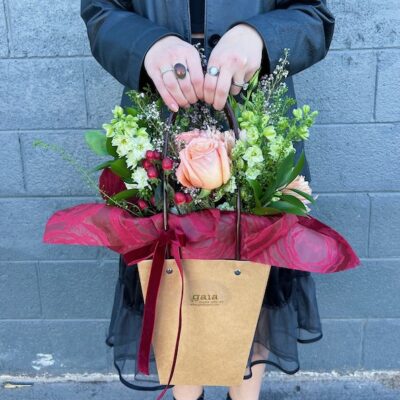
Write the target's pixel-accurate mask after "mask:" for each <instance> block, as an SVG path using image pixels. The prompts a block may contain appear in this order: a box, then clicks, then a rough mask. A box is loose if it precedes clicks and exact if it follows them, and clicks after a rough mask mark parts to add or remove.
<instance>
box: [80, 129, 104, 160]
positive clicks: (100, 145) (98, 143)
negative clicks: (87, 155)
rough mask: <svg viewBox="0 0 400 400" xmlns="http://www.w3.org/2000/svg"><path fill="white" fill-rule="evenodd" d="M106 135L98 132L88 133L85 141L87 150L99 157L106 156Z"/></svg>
mask: <svg viewBox="0 0 400 400" xmlns="http://www.w3.org/2000/svg"><path fill="white" fill-rule="evenodd" d="M106 139H107V138H106V135H105V134H104V133H102V132H100V131H88V132H86V133H85V140H86V143H87V144H88V146H89V148H90V149H91V150H92V151H93V152H94V153H96V154H98V155H99V156H108V151H107V146H106Z"/></svg>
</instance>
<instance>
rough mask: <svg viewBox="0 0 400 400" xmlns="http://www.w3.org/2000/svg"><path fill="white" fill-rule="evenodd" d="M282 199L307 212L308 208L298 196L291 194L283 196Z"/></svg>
mask: <svg viewBox="0 0 400 400" xmlns="http://www.w3.org/2000/svg"><path fill="white" fill-rule="evenodd" d="M281 199H282V200H283V201H286V202H287V203H290V204H292V205H294V206H296V207H298V208H301V209H302V210H304V211H307V208H306V206H305V205H304V203H303V202H302V201H301V200H300V199H298V198H297V197H296V196H292V195H290V194H282V195H281Z"/></svg>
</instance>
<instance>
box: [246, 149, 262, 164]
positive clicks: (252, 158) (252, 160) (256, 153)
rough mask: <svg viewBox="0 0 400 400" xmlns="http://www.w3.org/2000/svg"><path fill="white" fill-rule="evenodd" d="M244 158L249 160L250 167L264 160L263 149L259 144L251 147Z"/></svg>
mask: <svg viewBox="0 0 400 400" xmlns="http://www.w3.org/2000/svg"><path fill="white" fill-rule="evenodd" d="M243 159H245V160H246V161H247V164H248V165H249V167H252V166H254V165H256V164H258V163H260V162H263V161H264V157H263V155H262V151H261V149H260V148H259V147H258V146H251V147H249V148H248V149H247V150H246V152H245V153H244V155H243Z"/></svg>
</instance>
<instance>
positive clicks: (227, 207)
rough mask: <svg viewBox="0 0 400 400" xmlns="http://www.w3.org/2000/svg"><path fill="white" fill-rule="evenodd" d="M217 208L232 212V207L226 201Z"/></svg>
mask: <svg viewBox="0 0 400 400" xmlns="http://www.w3.org/2000/svg"><path fill="white" fill-rule="evenodd" d="M217 208H218V209H219V210H222V211H233V210H234V207H232V206H231V205H230V204H229V203H228V202H227V201H226V202H225V203H222V204H220V205H219V206H217Z"/></svg>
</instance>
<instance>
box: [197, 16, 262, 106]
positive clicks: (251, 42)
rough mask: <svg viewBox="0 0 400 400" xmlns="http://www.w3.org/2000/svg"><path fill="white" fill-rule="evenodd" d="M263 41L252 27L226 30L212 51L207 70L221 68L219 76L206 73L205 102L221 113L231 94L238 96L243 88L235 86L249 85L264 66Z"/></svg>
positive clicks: (243, 25)
mask: <svg viewBox="0 0 400 400" xmlns="http://www.w3.org/2000/svg"><path fill="white" fill-rule="evenodd" d="M263 47H264V42H263V40H262V38H261V36H260V35H259V33H258V32H257V31H256V30H255V29H254V28H252V27H251V26H249V25H245V24H239V25H236V26H234V27H233V28H232V29H230V30H229V31H227V32H226V33H225V34H224V35H223V36H222V37H221V39H220V40H219V42H218V43H217V45H216V46H215V48H214V49H213V51H212V52H211V55H210V58H209V61H208V65H207V68H209V67H213V66H214V67H218V68H219V75H218V76H211V75H210V74H208V73H206V74H205V78H204V101H205V102H206V103H208V104H212V105H213V107H214V108H215V109H216V110H222V109H223V107H224V105H225V103H226V100H227V98H228V95H229V93H231V94H232V95H237V94H239V92H240V90H241V88H240V87H238V86H233V85H232V83H233V81H234V82H237V83H239V84H242V83H244V82H248V81H249V80H250V79H251V77H252V76H253V75H254V73H255V72H256V71H257V70H258V68H260V66H261V58H262V50H263Z"/></svg>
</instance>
